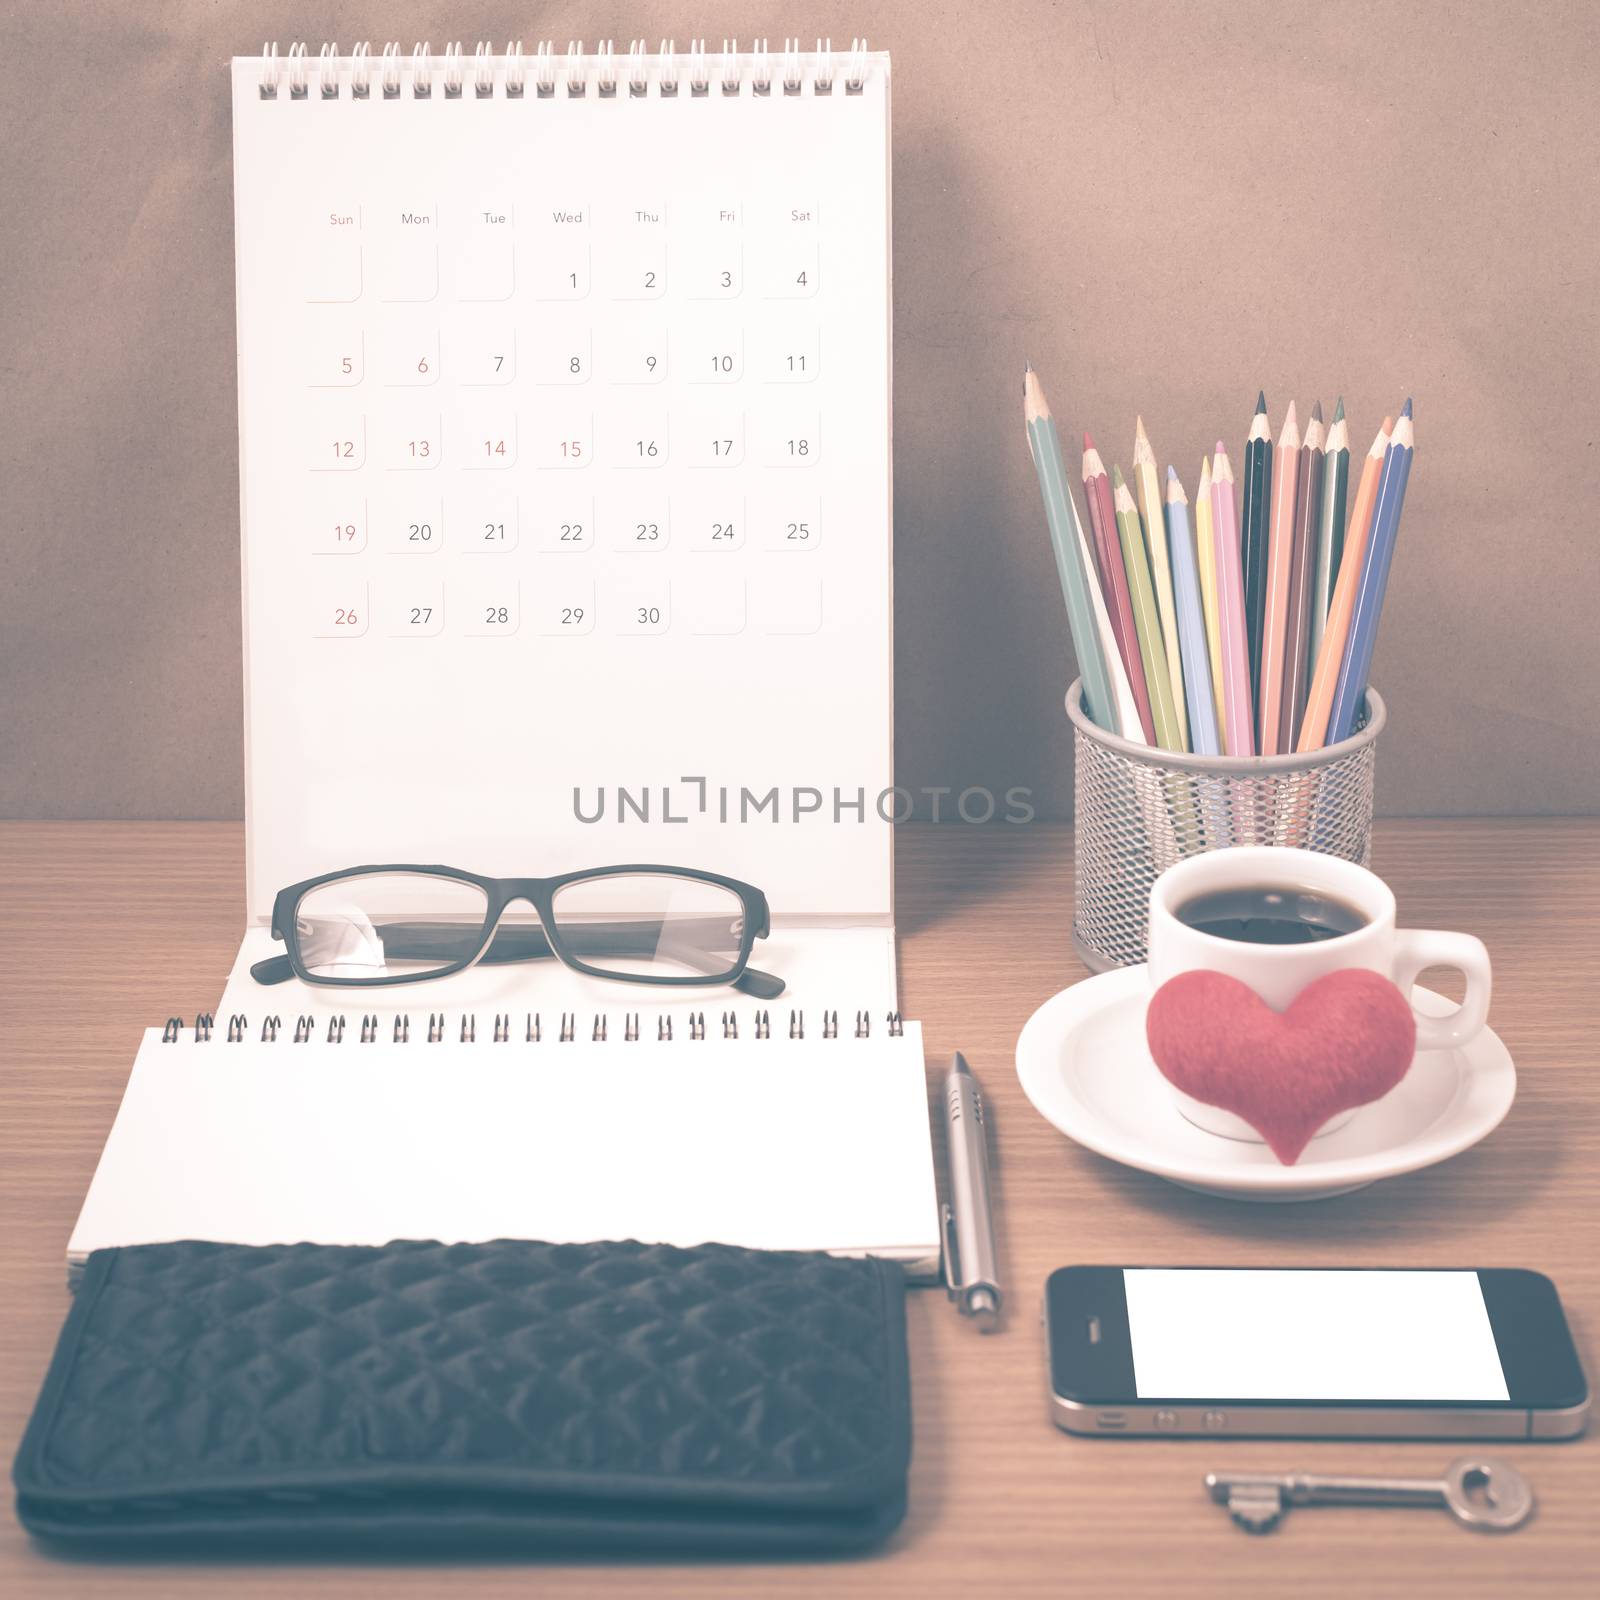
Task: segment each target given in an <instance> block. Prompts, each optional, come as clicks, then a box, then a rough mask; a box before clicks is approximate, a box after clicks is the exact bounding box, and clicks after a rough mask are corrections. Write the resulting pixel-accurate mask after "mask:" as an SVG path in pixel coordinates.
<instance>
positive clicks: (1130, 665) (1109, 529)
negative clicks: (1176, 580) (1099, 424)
mask: <svg viewBox="0 0 1600 1600" xmlns="http://www.w3.org/2000/svg"><path fill="white" fill-rule="evenodd" d="M1083 484H1084V499H1085V500H1087V501H1088V503H1089V525H1090V527H1091V528H1092V529H1093V531H1094V537H1095V545H1096V548H1097V550H1098V551H1099V555H1100V581H1101V584H1102V585H1103V586H1104V590H1105V597H1106V609H1107V610H1108V611H1109V612H1110V613H1111V627H1112V630H1113V632H1114V633H1115V634H1116V638H1117V649H1118V650H1119V651H1120V652H1121V654H1122V665H1123V669H1124V670H1125V671H1126V672H1127V674H1128V686H1129V688H1130V689H1131V690H1132V691H1133V701H1134V704H1135V706H1137V707H1138V711H1139V730H1140V732H1141V733H1143V735H1144V742H1145V743H1146V744H1154V743H1155V742H1156V725H1155V718H1154V716H1153V715H1152V713H1151V709H1150V691H1149V688H1148V686H1147V685H1146V683H1145V677H1144V661H1143V658H1142V657H1141V655H1140V652H1139V638H1138V632H1137V629H1136V628H1135V625H1134V620H1133V599H1132V596H1131V595H1130V594H1129V592H1128V577H1127V573H1126V571H1125V569H1124V567H1123V561H1122V550H1121V543H1120V535H1119V533H1118V529H1117V515H1116V511H1115V510H1114V509H1113V507H1112V503H1111V480H1110V479H1109V478H1108V477H1107V476H1106V469H1105V464H1104V463H1103V462H1102V461H1101V459H1100V452H1099V451H1098V450H1096V449H1095V447H1094V440H1093V439H1091V438H1090V437H1089V435H1088V434H1084V436H1083Z"/></svg>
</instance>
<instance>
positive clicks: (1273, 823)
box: [1067, 679, 1387, 972]
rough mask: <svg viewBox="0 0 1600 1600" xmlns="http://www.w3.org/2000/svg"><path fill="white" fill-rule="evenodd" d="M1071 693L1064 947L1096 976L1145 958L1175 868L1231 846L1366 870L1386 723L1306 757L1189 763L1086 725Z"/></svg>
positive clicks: (1367, 726)
mask: <svg viewBox="0 0 1600 1600" xmlns="http://www.w3.org/2000/svg"><path fill="white" fill-rule="evenodd" d="M1082 694H1083V683H1082V680H1081V679H1080V680H1078V681H1076V682H1074V683H1073V685H1072V687H1071V688H1070V689H1069V690H1068V691H1067V715H1068V716H1069V717H1070V718H1071V719H1072V728H1073V745H1074V754H1075V757H1076V760H1075V776H1074V784H1073V788H1074V796H1075V805H1076V820H1075V822H1074V827H1073V858H1074V868H1075V870H1074V876H1073V887H1072V944H1073V948H1074V949H1075V950H1076V951H1077V952H1078V955H1079V957H1080V958H1081V959H1082V961H1083V963H1084V965H1085V966H1087V967H1089V968H1090V969H1091V970H1092V971H1095V972H1107V971H1109V970H1110V969H1111V968H1113V967H1126V966H1132V965H1134V964H1135V963H1137V962H1140V961H1143V960H1144V959H1145V939H1146V935H1147V933H1148V931H1149V920H1150V886H1151V884H1153V883H1154V882H1155V881H1156V879H1157V878H1158V877H1159V876H1160V875H1161V874H1162V873H1163V872H1165V871H1166V870H1167V868H1168V867H1170V866H1172V865H1174V864H1175V863H1176V862H1179V861H1182V860H1183V859H1184V858H1185V857H1187V856H1193V855H1199V854H1201V853H1202V852H1204V851H1207V850H1223V849H1226V848H1228V846H1230V845H1260V844H1275V845H1297V846H1299V847H1300V848H1301V849H1304V850H1321V851H1323V852H1325V853H1326V854H1328V855H1334V856H1343V857H1344V859H1345V860H1347V861H1356V862H1359V863H1360V864H1361V865H1362V866H1365V865H1366V864H1367V860H1368V857H1369V855H1370V853H1371V848H1372V794H1373V769H1374V766H1375V764H1376V756H1377V739H1378V735H1379V734H1380V733H1381V732H1382V731H1383V725H1384V722H1385V721H1386V720H1387V713H1386V712H1385V710H1384V705H1383V699H1382V697H1381V696H1380V695H1379V694H1378V692H1377V691H1376V690H1375V689H1368V690H1367V698H1366V720H1365V721H1364V722H1363V724H1362V725H1361V727H1360V728H1358V729H1357V731H1356V732H1355V733H1354V734H1353V735H1352V736H1351V737H1350V738H1348V739H1344V740H1341V741H1340V742H1339V743H1338V744H1334V745H1329V746H1328V747H1327V749H1325V750H1318V751H1315V752H1313V753H1312V754H1310V755H1303V756H1302V755H1287V756H1191V755H1180V754H1178V753H1176V752H1174V751H1171V750H1159V749H1153V748H1152V747H1150V746H1149V745H1143V744H1135V743H1133V742H1132V741H1131V740H1128V739H1123V738H1119V737H1118V736H1117V735H1116V734H1112V733H1107V732H1106V731H1105V730H1104V729H1103V728H1097V727H1096V726H1095V725H1094V724H1093V723H1092V722H1090V720H1089V718H1088V715H1087V713H1086V712H1085V711H1084V709H1083V705H1082Z"/></svg>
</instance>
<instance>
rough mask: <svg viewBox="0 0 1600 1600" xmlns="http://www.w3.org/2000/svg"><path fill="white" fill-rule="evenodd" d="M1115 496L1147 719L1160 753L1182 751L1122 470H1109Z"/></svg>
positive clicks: (1135, 512)
mask: <svg viewBox="0 0 1600 1600" xmlns="http://www.w3.org/2000/svg"><path fill="white" fill-rule="evenodd" d="M1111 475H1112V483H1113V493H1114V495H1115V505H1116V517H1117V532H1118V534H1119V535H1120V536H1121V539H1122V564H1123V567H1124V568H1125V570H1126V573H1127V579H1128V595H1129V598H1130V599H1131V601H1132V602H1133V622H1134V631H1135V633H1136V634H1137V636H1138V640H1139V657H1140V660H1141V662H1142V663H1143V665H1144V683H1145V689H1146V690H1147V691H1148V693H1149V696H1150V715H1151V716H1152V717H1153V718H1154V719H1155V726H1156V737H1155V743H1156V744H1158V745H1160V746H1161V748H1162V749H1163V750H1183V749H1184V748H1185V746H1184V742H1183V739H1182V737H1181V735H1180V734H1179V731H1178V709H1177V707H1176V706H1175V705H1174V704H1173V700H1172V675H1171V673H1169V672H1168V671H1167V651H1166V646H1165V645H1164V644H1163V643H1162V639H1161V615H1160V613H1159V612H1158V611H1157V610H1156V590H1155V583H1154V581H1153V580H1152V579H1151V576H1150V559H1149V557H1148V556H1147V555H1146V554H1145V548H1144V528H1143V526H1142V524H1141V523H1140V521H1139V508H1138V506H1137V505H1135V504H1134V500H1133V496H1132V494H1130V493H1129V491H1128V485H1127V481H1126V480H1125V479H1124V478H1123V476H1122V468H1121V467H1113V468H1112V469H1111Z"/></svg>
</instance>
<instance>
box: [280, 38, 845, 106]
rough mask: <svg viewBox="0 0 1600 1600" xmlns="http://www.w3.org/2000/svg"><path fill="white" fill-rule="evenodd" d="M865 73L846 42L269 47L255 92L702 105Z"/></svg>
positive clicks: (827, 89) (822, 89) (294, 96)
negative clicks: (529, 49) (342, 49)
mask: <svg viewBox="0 0 1600 1600" xmlns="http://www.w3.org/2000/svg"><path fill="white" fill-rule="evenodd" d="M870 71H871V65H870V63H869V61H868V59H867V41H866V40H865V39H853V40H852V41H851V43H850V48H849V49H848V50H840V51H835V50H834V48H833V41H832V40H831V39H818V40H817V43H816V48H815V49H814V50H802V49H801V48H800V41H799V39H785V40H784V41H783V47H782V49H779V50H774V49H772V48H771V47H770V46H769V44H768V42H767V40H765V39H757V40H754V41H753V43H752V45H751V48H750V49H748V50H740V48H739V41H738V40H737V39H724V40H723V41H722V49H721V51H720V52H716V51H710V50H708V49H707V48H706V41H705V40H704V39H696V40H693V41H692V42H691V43H690V45H689V48H688V49H687V50H679V49H678V47H677V43H676V41H675V40H672V39H663V40H662V41H661V44H660V47H659V48H658V49H656V50H654V51H652V50H649V49H648V48H647V47H646V43H645V41H644V40H643V39H635V40H633V41H632V42H631V43H630V44H629V46H628V53H627V55H626V56H619V55H618V54H617V50H616V46H615V45H614V44H613V43H612V42H611V41H610V40H606V41H604V42H602V43H600V44H598V45H596V47H595V50H594V53H593V54H588V53H586V52H585V50H584V47H583V44H582V43H581V42H580V41H575V42H573V43H571V44H569V45H568V46H567V48H566V51H565V53H564V54H561V53H558V52H557V50H556V47H555V45H554V44H553V43H551V42H550V41H549V40H546V41H545V42H544V43H543V44H541V45H539V46H538V48H537V49H536V50H535V51H534V53H533V54H532V55H531V56H530V55H527V54H525V53H524V52H523V48H522V41H521V40H520V39H513V40H512V41H511V42H510V43H509V44H507V45H506V47H505V49H504V51H501V52H498V53H497V52H496V50H495V48H494V46H493V45H492V44H489V43H487V42H480V43H479V44H478V45H476V46H475V47H474V49H473V52H472V55H471V57H470V58H469V57H468V56H467V55H466V53H465V52H464V50H463V49H462V47H461V44H460V43H459V41H458V42H457V43H455V44H448V45H446V46H445V48H444V53H443V54H442V55H436V54H435V53H434V49H433V46H432V44H431V43H428V42H423V43H419V44H417V45H414V46H413V47H412V49H411V51H410V53H409V54H405V53H403V52H402V51H401V48H400V46H399V44H398V43H391V44H386V45H384V46H383V50H382V54H381V55H374V54H373V51H372V46H371V45H370V44H368V43H361V44H358V45H356V46H355V48H354V49H353V50H351V52H350V54H349V55H348V56H341V55H340V54H339V47H338V45H336V44H325V45H323V46H322V47H321V48H320V49H319V50H318V52H317V56H316V59H315V60H313V59H312V57H311V52H310V48H309V46H307V45H305V44H304V43H296V44H291V45H290V46H289V51H288V54H287V55H280V54H279V53H278V46H277V45H276V44H275V43H273V42H272V41H270V40H269V41H268V42H267V43H266V44H265V45H264V46H263V47H262V51H261V78H260V93H261V98H262V99H263V100H277V99H279V98H280V97H281V98H284V99H288V100H310V99H317V100H344V99H349V100H400V99H412V100H431V99H434V98H435V97H436V96H437V97H438V98H440V99H444V100H463V99H467V98H469V97H470V98H471V99H474V100H493V99H497V98H498V99H504V100H528V99H532V100H554V99H557V98H561V99H570V100H582V99H586V98H587V97H588V96H589V95H590V94H591V93H592V94H593V95H594V97H595V98H596V99H599V100H617V99H629V100H643V99H647V98H649V97H650V96H651V95H652V94H654V96H655V97H656V98H657V99H662V100H673V99H677V98H678V97H679V96H680V94H681V95H683V96H684V97H685V98H687V99H691V100H705V99H710V98H711V97H712V96H713V95H726V96H729V97H733V96H738V95H740V94H742V93H743V92H744V89H745V86H746V85H747V84H748V86H749V89H750V93H751V94H752V95H754V96H756V97H757V98H768V97H770V96H772V95H773V94H774V93H776V94H778V95H780V96H783V95H787V96H791V97H792V96H796V95H804V94H806V93H808V92H809V93H810V94H811V95H813V96H816V95H831V94H832V93H833V92H834V86H835V84H838V85H840V86H841V87H842V88H843V91H844V93H845V94H847V95H857V94H860V93H861V92H862V90H863V88H864V87H865V85H866V81H867V76H868V73H869V72H870Z"/></svg>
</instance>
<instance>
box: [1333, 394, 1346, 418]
mask: <svg viewBox="0 0 1600 1600" xmlns="http://www.w3.org/2000/svg"><path fill="white" fill-rule="evenodd" d="M1333 420H1334V421H1335V422H1343V421H1344V396H1343V395H1340V396H1339V403H1338V404H1337V405H1336V406H1335V407H1334V408H1333Z"/></svg>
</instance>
